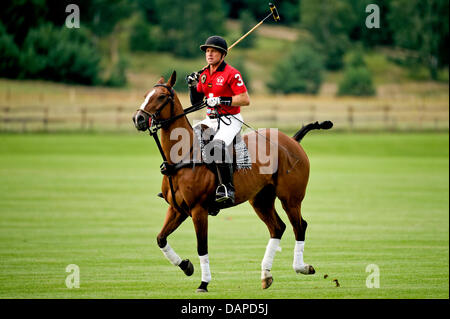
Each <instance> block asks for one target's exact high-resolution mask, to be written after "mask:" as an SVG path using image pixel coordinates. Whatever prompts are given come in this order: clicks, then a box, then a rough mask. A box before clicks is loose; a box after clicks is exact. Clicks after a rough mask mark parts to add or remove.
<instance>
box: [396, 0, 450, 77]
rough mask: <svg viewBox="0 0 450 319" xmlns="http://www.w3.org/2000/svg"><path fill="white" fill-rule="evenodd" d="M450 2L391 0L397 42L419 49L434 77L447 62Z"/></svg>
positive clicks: (404, 46)
mask: <svg viewBox="0 0 450 319" xmlns="http://www.w3.org/2000/svg"><path fill="white" fill-rule="evenodd" d="M448 15H449V2H448V1H447V0H428V1H421V0H392V2H391V12H390V14H389V17H388V19H389V23H390V24H391V26H392V29H393V30H395V31H394V39H395V44H396V45H398V46H400V47H402V48H406V49H411V50H415V51H417V52H418V55H419V60H420V62H422V63H424V64H425V65H426V66H427V67H428V69H429V72H430V76H431V78H433V79H436V78H437V70H438V68H439V67H440V66H443V65H448V55H449V49H448V43H449V25H448Z"/></svg>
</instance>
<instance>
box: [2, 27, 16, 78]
mask: <svg viewBox="0 0 450 319" xmlns="http://www.w3.org/2000/svg"><path fill="white" fill-rule="evenodd" d="M19 63H20V51H19V48H18V47H17V45H16V43H15V42H14V38H13V37H12V36H11V35H10V34H8V33H7V32H6V30H5V27H4V26H3V24H2V23H1V22H0V76H4V77H9V78H17V76H18V75H19Z"/></svg>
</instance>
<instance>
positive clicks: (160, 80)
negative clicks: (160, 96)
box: [158, 76, 164, 84]
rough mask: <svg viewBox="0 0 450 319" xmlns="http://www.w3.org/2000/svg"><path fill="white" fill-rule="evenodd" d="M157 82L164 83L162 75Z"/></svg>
mask: <svg viewBox="0 0 450 319" xmlns="http://www.w3.org/2000/svg"><path fill="white" fill-rule="evenodd" d="M158 84H164V77H163V76H162V77H161V78H160V79H159V81H158Z"/></svg>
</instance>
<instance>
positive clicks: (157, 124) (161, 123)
mask: <svg viewBox="0 0 450 319" xmlns="http://www.w3.org/2000/svg"><path fill="white" fill-rule="evenodd" d="M153 87H163V88H165V89H166V90H167V91H169V93H170V95H168V96H167V99H166V100H165V101H164V103H163V104H162V105H161V106H160V107H159V108H158V109H157V110H156V112H155V113H153V114H152V113H150V112H148V111H146V110H144V109H143V108H142V109H138V111H141V112H143V113H145V114H147V115H148V116H149V117H150V118H151V119H152V124H151V125H150V127H149V128H148V130H149V131H150V135H153V134H155V133H156V132H157V131H158V130H159V129H161V128H163V127H165V126H167V125H168V124H169V123H170V122H172V121H173V119H172V118H169V119H167V120H160V119H158V118H159V115H160V114H161V112H162V111H163V110H164V108H165V107H166V106H167V105H168V104H169V103H170V105H171V108H172V109H173V103H174V102H173V97H174V93H173V89H172V88H171V87H170V86H168V85H165V84H156V85H155V86H153Z"/></svg>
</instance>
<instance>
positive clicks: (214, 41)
mask: <svg viewBox="0 0 450 319" xmlns="http://www.w3.org/2000/svg"><path fill="white" fill-rule="evenodd" d="M207 48H214V49H217V50H219V51H221V52H223V53H224V54H225V55H227V53H228V45H227V41H225V39H224V38H222V37H220V36H218V35H213V36H211V37H209V38H208V39H206V42H205V44H202V45H201V46H200V49H202V50H203V51H205V52H206V49H207Z"/></svg>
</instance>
